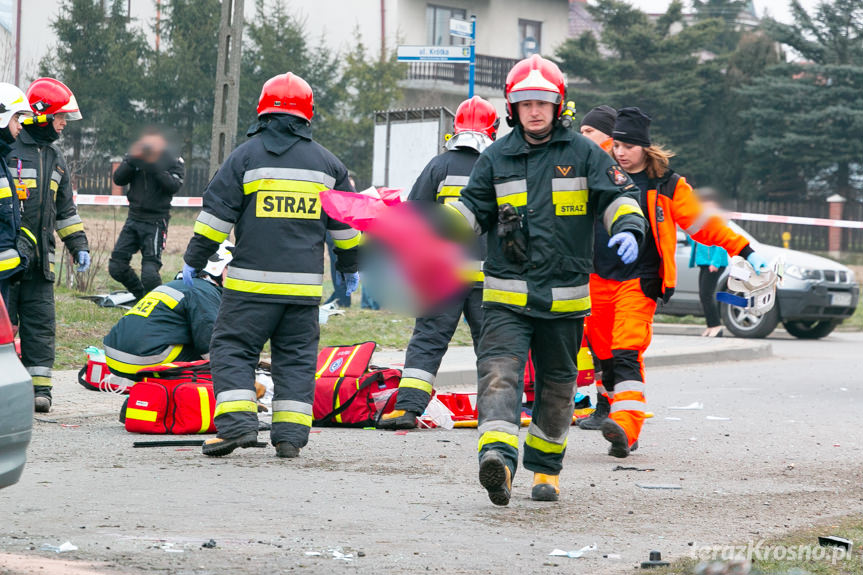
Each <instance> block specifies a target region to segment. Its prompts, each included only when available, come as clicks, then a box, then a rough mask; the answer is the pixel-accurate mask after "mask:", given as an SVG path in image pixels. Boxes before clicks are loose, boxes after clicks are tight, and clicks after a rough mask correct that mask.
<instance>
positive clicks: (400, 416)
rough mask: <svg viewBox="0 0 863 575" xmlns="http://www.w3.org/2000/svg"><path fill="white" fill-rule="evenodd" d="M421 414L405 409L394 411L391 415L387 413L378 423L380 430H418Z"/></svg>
mask: <svg viewBox="0 0 863 575" xmlns="http://www.w3.org/2000/svg"><path fill="white" fill-rule="evenodd" d="M419 415H420V414H419V413H417V412H415V411H405V410H404V409H394V410H393V411H391V412H389V413H385V414H384V415H383V417H381V420H380V421H379V422H378V425H377V428H378V429H416V426H417V417H419Z"/></svg>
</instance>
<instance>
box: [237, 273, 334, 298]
mask: <svg viewBox="0 0 863 575" xmlns="http://www.w3.org/2000/svg"><path fill="white" fill-rule="evenodd" d="M225 289H229V290H234V291H241V292H246V293H259V294H268V295H294V296H306V297H321V296H322V295H323V293H324V288H323V286H319V285H303V284H272V283H264V282H253V281H248V280H238V279H235V278H231V277H227V278H225Z"/></svg>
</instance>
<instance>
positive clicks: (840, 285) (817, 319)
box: [657, 222, 860, 339]
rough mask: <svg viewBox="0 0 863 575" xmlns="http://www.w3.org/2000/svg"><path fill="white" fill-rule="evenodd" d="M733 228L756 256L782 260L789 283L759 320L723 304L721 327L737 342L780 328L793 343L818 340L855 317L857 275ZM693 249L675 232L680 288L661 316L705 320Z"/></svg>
mask: <svg viewBox="0 0 863 575" xmlns="http://www.w3.org/2000/svg"><path fill="white" fill-rule="evenodd" d="M729 226H731V228H732V229H734V231H735V232H737V233H739V234H741V235H743V236H746V237H747V238H748V239H749V242H750V244H751V246H752V248H753V249H754V250H756V251H757V252H758V253H759V254H761V255H762V256H763V257H764V259H766V260H767V261H768V262H770V263H771V264H772V263H773V262H775V261H776V260H777V259H779V258H782V260H783V261H784V262H785V277H784V279H783V282H782V285H781V286H780V287H779V288H778V289H777V290H776V305H775V306H774V307H773V309H772V310H771V311H769V312H768V313H766V314H764V315H763V316H761V317H757V316H754V315H752V314H749V313H747V312H746V311H745V310H744V309H742V308H738V307H734V306H729V305H727V304H720V315H721V317H722V322H723V323H724V324H725V326H726V327H727V328H728V331H730V332H731V333H733V334H734V335H736V336H738V337H767V336H768V335H770V334H771V333H772V332H773V330H774V329H776V326H777V325H779V323H780V322H781V323H782V325H784V326H785V329H786V330H788V333H790V334H791V335H793V336H794V337H799V338H802V339H818V338H822V337H824V336H826V335H827V334H829V333H830V332H832V331H833V330H834V329H835V328H836V326H837V325H839V324H840V323H842V321H844V320H845V319H846V318H848V317H851V315H853V314H854V310H855V309H856V308H857V302H858V300H859V296H860V288H859V286H858V285H857V280H856V278H855V277H854V272H853V271H852V270H851V269H849V268H847V267H845V266H843V265H842V264H840V263H838V262H835V261H833V260H830V259H827V258H823V257H821V256H816V255H813V254H808V253H805V252H798V251H795V250H787V249H784V248H779V247H776V246H770V245H767V244H763V243H761V242H759V241H758V240H756V239H755V238H753V237H752V236H751V235H750V234H749V233H748V232H746V231H744V230H743V229H742V228H740V226H738V225H736V224H735V223H734V222H730V223H729ZM691 249H692V247H691V244H690V243H688V242H687V237H686V235H685V234H684V233H683V232H681V231H678V232H677V256H676V260H677V288H676V289H675V291H674V296H673V297H672V298H671V301H669V302H668V304H665V305H661V306H660V308H659V309H658V310H657V313H664V314H669V315H696V316H703V315H704V313H703V311H702V309H701V301H700V300H699V298H698V272H699V270H698V268H697V267H696V268H690V267H689V254H690V251H691ZM726 277H727V276H723V277H722V278H720V280H719V285H718V287H717V290H718V291H724V290H725V289H726V287H725V282H726Z"/></svg>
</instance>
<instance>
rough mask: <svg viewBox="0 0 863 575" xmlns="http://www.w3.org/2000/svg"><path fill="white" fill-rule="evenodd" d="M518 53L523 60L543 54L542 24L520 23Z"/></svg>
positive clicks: (532, 22)
mask: <svg viewBox="0 0 863 575" xmlns="http://www.w3.org/2000/svg"><path fill="white" fill-rule="evenodd" d="M518 51H519V53H520V54H521V57H522V58H527V57H528V56H531V55H533V54H539V53H540V52H542V22H536V21H535V20H519V21H518Z"/></svg>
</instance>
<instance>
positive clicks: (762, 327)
mask: <svg viewBox="0 0 863 575" xmlns="http://www.w3.org/2000/svg"><path fill="white" fill-rule="evenodd" d="M719 313H720V315H721V316H722V323H724V324H725V327H727V328H728V331H730V332H731V333H733V334H734V335H736V336H737V337H748V338H764V337H767V336H768V335H770V334H771V333H773V330H774V329H776V326H777V325H779V309H778V308H777V307H776V306H773V309H771V310H770V311H768V312H767V313H765V314H764V315H762V316H757V315H754V314H753V313H751V312H750V311H749V310H746V309H743V308H742V307H737V306H733V305H728V304H726V303H723V304H720V308H719Z"/></svg>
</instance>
